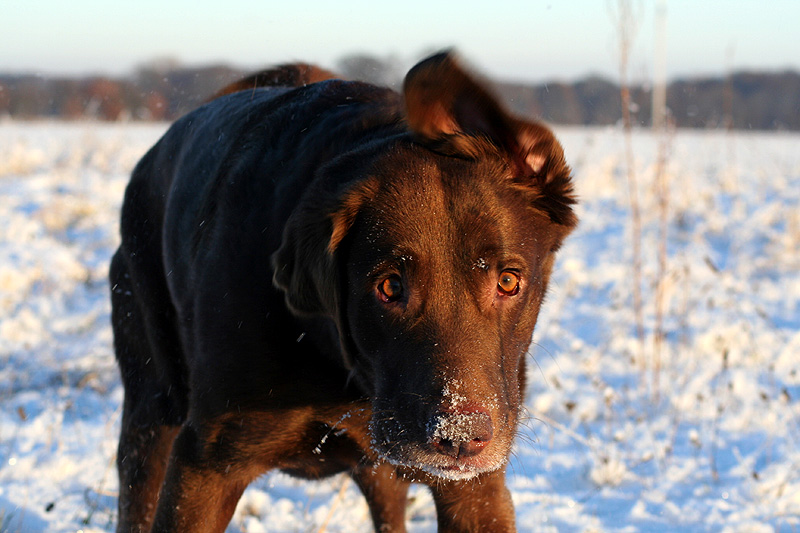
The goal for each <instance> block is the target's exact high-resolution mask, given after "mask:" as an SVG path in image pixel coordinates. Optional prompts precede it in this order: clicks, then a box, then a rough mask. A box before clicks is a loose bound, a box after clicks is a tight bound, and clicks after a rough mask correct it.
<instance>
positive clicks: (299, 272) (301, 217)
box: [272, 180, 372, 320]
mask: <svg viewBox="0 0 800 533" xmlns="http://www.w3.org/2000/svg"><path fill="white" fill-rule="evenodd" d="M371 194H372V189H371V181H370V180H366V181H364V182H361V183H359V184H357V185H356V186H354V187H352V188H350V189H346V190H344V191H340V192H338V193H337V192H330V193H324V194H313V195H311V194H309V195H306V197H305V198H304V200H303V201H302V202H301V204H300V205H299V206H298V208H297V209H296V210H295V211H294V213H292V215H291V216H290V217H289V220H288V221H287V223H286V227H285V229H284V231H283V242H282V243H281V246H280V248H278V250H277V251H276V252H275V253H274V254H272V267H273V272H274V274H273V278H272V281H273V284H274V285H275V286H276V287H277V288H279V289H281V290H282V291H283V292H284V294H285V298H286V304H287V305H288V306H289V308H290V309H291V310H292V311H294V312H295V313H298V314H304V315H314V314H327V315H329V316H331V317H333V318H334V320H336V319H337V313H338V312H339V310H340V307H341V306H340V305H339V302H340V299H341V294H340V292H341V289H340V285H341V279H340V276H341V275H342V273H341V271H340V270H341V269H340V267H339V261H338V257H337V256H338V254H337V252H338V249H339V246H340V245H341V243H342V241H343V240H344V238H345V237H346V235H347V232H348V231H349V230H350V228H351V227H352V225H353V223H354V221H355V219H356V216H357V215H358V211H359V210H360V208H361V206H362V205H363V203H364V202H365V201H367V200H368V198H369V197H370V195H371Z"/></svg>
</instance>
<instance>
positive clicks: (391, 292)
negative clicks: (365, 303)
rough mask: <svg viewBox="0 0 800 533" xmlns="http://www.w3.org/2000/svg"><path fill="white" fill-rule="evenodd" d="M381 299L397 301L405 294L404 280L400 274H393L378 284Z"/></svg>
mask: <svg viewBox="0 0 800 533" xmlns="http://www.w3.org/2000/svg"><path fill="white" fill-rule="evenodd" d="M378 292H380V296H381V300H383V301H384V302H396V301H397V300H399V299H400V298H401V297H402V296H403V282H402V281H401V280H400V276H396V275H392V276H389V277H388V278H386V279H385V280H383V281H381V283H380V285H378Z"/></svg>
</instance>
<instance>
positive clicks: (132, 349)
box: [110, 53, 576, 532]
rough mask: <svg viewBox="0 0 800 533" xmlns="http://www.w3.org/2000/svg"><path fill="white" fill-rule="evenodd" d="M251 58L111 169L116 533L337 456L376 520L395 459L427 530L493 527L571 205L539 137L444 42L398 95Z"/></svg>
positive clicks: (206, 514) (503, 514)
mask: <svg viewBox="0 0 800 533" xmlns="http://www.w3.org/2000/svg"><path fill="white" fill-rule="evenodd" d="M309 69H310V70H309ZM320 72H322V73H323V74H324V75H319V76H317V74H319V73H320ZM287 73H289V74H287ZM274 74H275V75H274V76H269V75H266V74H264V75H262V78H258V77H257V76H256V77H252V78H250V80H249V81H247V82H244V83H240V84H238V85H236V86H235V87H234V89H235V90H238V92H235V90H230V91H229V90H223V91H221V94H224V93H231V94H224V96H221V97H219V98H217V99H215V100H213V101H212V102H210V103H209V104H207V105H205V106H203V107H201V108H199V109H197V110H196V111H194V112H192V113H190V114H188V115H186V116H185V117H183V118H181V119H180V120H178V121H177V122H176V123H175V124H174V125H173V126H172V127H171V128H170V129H169V131H168V132H167V133H166V134H165V135H164V137H163V138H162V139H161V140H160V141H159V142H158V143H157V144H156V145H155V147H153V148H152V149H151V150H150V151H149V152H148V153H147V155H145V156H144V158H143V159H142V160H141V162H140V163H139V165H138V166H137V167H136V169H135V171H134V172H133V176H132V178H131V181H130V184H129V185H128V188H127V191H126V194H125V201H124V204H123V207H122V221H121V233H122V243H121V245H120V247H119V250H118V251H117V253H116V255H115V256H114V258H113V261H112V264H111V273H110V280H111V288H112V304H113V314H112V321H113V328H114V336H115V349H116V354H117V358H118V361H119V366H120V369H121V374H122V380H123V382H124V385H125V400H124V413H123V421H122V435H121V438H120V444H119V455H118V467H119V476H120V495H119V528H118V530H119V531H124V532H128V531H148V530H150V529H151V527H152V530H153V531H189V532H201V531H223V530H224V529H225V527H226V524H227V523H228V522H229V520H230V519H231V516H232V514H233V512H234V509H235V507H236V503H237V501H238V500H239V497H240V496H241V494H242V492H243V491H244V489H245V487H247V485H248V483H250V482H251V481H252V480H253V479H254V478H256V477H257V476H259V475H261V474H262V473H264V472H266V471H267V470H270V469H274V468H278V469H281V470H283V471H286V472H289V473H291V474H294V475H298V476H302V477H307V478H319V477H322V476H328V475H332V474H335V473H337V472H348V473H349V474H350V475H351V476H352V478H353V479H354V480H355V481H356V483H357V484H358V486H359V487H360V489H361V490H362V492H363V493H364V496H365V497H366V499H367V502H368V504H369V508H370V511H371V514H372V520H373V522H374V525H375V529H376V530H378V531H405V525H404V514H405V504H406V497H407V496H406V494H407V489H408V485H409V483H411V482H421V483H425V484H427V485H428V486H429V487H430V489H431V491H432V493H433V497H434V500H435V503H436V509H437V516H438V523H439V529H440V531H513V530H514V528H515V525H514V510H513V507H512V503H511V498H510V495H509V492H508V490H507V488H506V487H505V465H506V461H507V458H508V454H509V450H510V448H511V444H512V440H513V438H514V435H515V433H516V431H517V423H518V419H519V417H520V409H521V401H522V394H523V391H524V389H525V383H524V381H525V357H526V355H525V354H526V351H527V349H528V346H529V344H530V342H531V335H532V333H533V328H534V325H535V323H536V318H537V315H538V312H539V306H540V304H541V302H542V299H543V298H544V295H545V291H546V288H547V284H548V279H549V277H550V272H551V269H552V266H553V260H554V255H555V252H556V250H557V249H558V248H559V246H560V245H561V242H562V240H563V239H564V237H565V236H566V235H567V234H568V233H569V232H570V230H571V229H572V228H573V227H574V225H575V224H576V218H575V216H574V214H573V212H572V209H571V204H573V203H574V197H573V192H572V185H571V182H570V170H569V168H568V166H567V165H566V163H565V160H564V155H563V151H562V148H561V146H560V145H559V143H558V142H557V141H556V139H555V138H554V136H553V134H552V133H551V132H550V130H548V129H547V128H546V127H544V126H543V125H541V124H538V123H535V122H529V121H523V120H520V119H518V118H515V117H512V116H510V115H509V114H507V113H506V112H505V111H504V110H503V108H502V107H501V106H500V105H499V104H498V103H497V102H496V100H495V99H494V98H493V97H492V95H491V94H490V93H489V92H488V91H487V90H486V89H485V88H484V87H483V86H482V85H481V84H480V83H478V82H476V81H475V79H474V78H473V77H471V76H470V75H468V74H466V73H465V71H464V70H463V69H462V68H461V67H460V66H459V65H458V63H457V62H456V61H455V60H454V59H453V57H452V55H451V54H448V53H444V54H439V55H436V56H433V57H431V58H429V59H427V60H425V61H423V62H421V63H420V64H418V65H417V66H415V67H414V68H413V69H412V70H411V71H410V72H409V73H408V75H407V77H406V80H405V84H404V88H403V94H402V96H401V95H399V94H397V93H395V92H393V91H391V90H389V89H385V88H380V87H375V86H372V85H368V84H364V83H358V82H347V81H342V80H335V79H329V80H326V81H320V82H318V83H313V84H306V82H308V81H316V78H320V77H327V73H324V71H321V70H319V69H316V70H315V69H313V67H308V66H305V65H301V66H300V67H298V68H297V69H293V67H284V68H283V69H278V70H277V71H275V72H274ZM260 79H262V80H271V79H274V80H277V81H276V82H274V83H278V84H284V83H288V84H291V85H294V86H281V87H266V88H260V87H258V86H260V85H264V84H272V83H273V82H270V81H266V82H265V81H259V80H260ZM287 80H288V81H287ZM250 84H253V85H254V86H255V87H254V88H253V89H252V90H239V89H247V88H248V87H249V85H250Z"/></svg>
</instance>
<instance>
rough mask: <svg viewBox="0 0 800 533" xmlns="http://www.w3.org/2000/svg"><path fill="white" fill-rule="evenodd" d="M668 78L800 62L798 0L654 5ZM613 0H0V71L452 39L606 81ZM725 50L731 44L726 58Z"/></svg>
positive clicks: (280, 57) (650, 20)
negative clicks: (661, 10)
mask: <svg viewBox="0 0 800 533" xmlns="http://www.w3.org/2000/svg"><path fill="white" fill-rule="evenodd" d="M666 3H667V50H668V54H667V67H668V75H669V77H670V78H674V77H675V76H679V75H694V74H707V73H712V74H718V73H721V72H724V71H725V70H726V68H728V67H733V68H754V69H770V70H775V69H782V68H794V69H797V70H800V29H799V28H800V22H798V21H800V0H770V1H765V0H694V1H692V0H667V2H666ZM615 4H616V1H615V0H614V1H612V0H561V1H558V0H528V1H523V0H484V1H481V2H477V1H470V0H462V1H461V2H443V1H441V2H440V1H435V0H427V1H423V0H403V1H397V0H395V1H393V2H385V1H381V0H356V1H347V0H337V1H327V2H324V1H322V0H316V1H301V0H295V1H292V0H281V1H279V2H273V1H269V0H216V1H214V2H208V1H205V0H172V1H169V0H128V1H125V2H120V1H115V0H102V1H101V0H71V1H64V0H0V71H26V72H40V73H45V74H52V73H87V72H92V73H108V74H115V75H116V74H123V73H127V72H130V71H131V70H132V69H133V68H134V67H135V66H136V65H137V64H141V63H143V62H146V61H148V60H152V59H154V58H156V57H165V56H168V57H173V58H177V59H179V60H180V61H181V62H183V63H185V64H190V65H197V64H204V63H209V62H227V63H232V64H235V65H238V66H242V67H246V68H257V67H260V66H263V65H269V64H274V63H279V62H286V61H290V60H304V61H309V62H315V63H318V64H320V65H322V66H327V67H333V66H335V61H336V60H337V59H338V58H340V57H342V56H343V55H346V54H348V53H352V52H359V51H364V52H369V53H372V54H376V55H379V56H386V55H389V54H394V55H396V56H397V57H398V58H399V59H400V61H401V62H402V64H403V65H406V66H408V65H410V64H411V63H412V62H413V61H414V60H416V59H418V58H419V57H420V55H421V54H422V53H423V52H425V51H427V50H431V49H437V48H442V47H445V46H455V47H456V48H457V49H458V50H459V51H461V52H462V54H463V55H464V56H465V57H466V58H467V59H468V60H469V61H470V62H471V63H472V64H473V65H474V66H476V67H477V68H479V69H480V70H481V71H483V72H485V73H486V74H487V75H489V76H491V77H494V78H498V79H504V80H515V79H516V80H525V81H541V80H552V79H566V80H570V79H575V78H578V77H580V76H582V75H585V74H587V73H601V74H606V75H609V76H612V77H615V76H616V72H617V66H616V59H615V50H616V40H615V32H614V27H613V25H612V22H611V17H610V15H609V6H611V5H615ZM634 5H636V6H638V7H639V8H640V9H639V13H640V16H639V17H638V18H639V23H638V28H639V29H638V33H637V39H636V41H635V43H634V49H633V55H632V60H631V74H632V75H633V76H634V77H639V78H642V77H646V76H649V75H650V74H651V73H652V69H653V57H652V55H653V48H654V46H653V33H654V32H653V27H654V12H655V6H656V0H642V1H640V2H638V3H636V2H634ZM731 51H732V53H731Z"/></svg>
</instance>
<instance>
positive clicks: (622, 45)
mask: <svg viewBox="0 0 800 533" xmlns="http://www.w3.org/2000/svg"><path fill="white" fill-rule="evenodd" d="M611 17H612V20H613V21H614V22H615V25H616V29H617V39H618V44H619V50H618V52H619V56H618V57H619V85H620V100H621V104H622V129H623V137H624V144H625V167H626V176H627V182H628V196H629V198H630V206H631V246H632V253H633V257H632V267H633V276H632V282H633V287H632V290H631V292H632V294H633V314H634V320H635V322H636V338H637V340H638V342H639V353H638V354H635V359H636V361H637V363H638V365H639V366H640V371H641V374H642V381H644V377H645V375H646V370H647V361H646V359H645V357H644V342H645V337H644V314H643V310H642V214H641V206H640V202H639V184H638V181H637V177H636V168H635V163H636V162H635V158H634V153H633V120H632V118H631V108H632V101H631V91H630V83H629V80H628V67H629V64H630V54H631V47H632V45H633V40H634V36H635V33H636V16H635V14H634V12H633V6H632V4H631V2H630V0H617V5H616V10H614V9H613V8H612V9H611Z"/></svg>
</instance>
